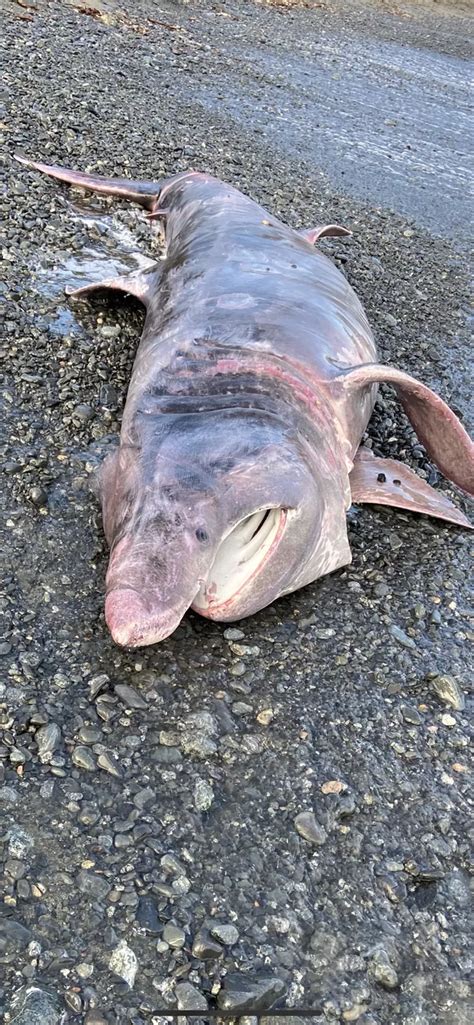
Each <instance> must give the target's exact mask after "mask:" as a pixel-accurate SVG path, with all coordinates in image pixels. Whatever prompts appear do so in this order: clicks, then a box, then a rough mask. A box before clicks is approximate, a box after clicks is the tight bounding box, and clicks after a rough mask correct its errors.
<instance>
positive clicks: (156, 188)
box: [15, 154, 162, 210]
mask: <svg viewBox="0 0 474 1025" xmlns="http://www.w3.org/2000/svg"><path fill="white" fill-rule="evenodd" d="M15 159H16V160H18V162H19V163H20V164H24V165H25V167H30V168H31V169H32V170H33V171H41V172H42V174H47V175H49V177H50V178H56V179H57V180H58V181H60V182H66V184H67V185H72V186H74V188H79V189H88V190H89V191H90V192H100V193H102V194H103V195H105V196H117V197H119V198H120V199H128V200H129V201H130V202H131V203H139V204H140V206H144V207H145V208H146V209H148V210H153V209H154V207H155V205H156V203H157V202H158V197H159V194H160V189H161V186H162V182H150V181H132V180H131V179H128V178H103V177H102V175H99V174H84V173H83V172H82V171H73V170H71V169H70V168H69V167H57V166H56V164H43V163H41V162H40V161H37V160H28V158H27V157H23V156H20V155H19V154H16V156H15Z"/></svg>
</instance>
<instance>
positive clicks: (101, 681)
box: [89, 673, 110, 701]
mask: <svg viewBox="0 0 474 1025" xmlns="http://www.w3.org/2000/svg"><path fill="white" fill-rule="evenodd" d="M109 684H110V680H109V677H108V676H107V674H106V673H100V675H99V676H93V677H92V680H89V695H90V699H91V701H94V698H96V697H97V695H98V694H100V693H101V691H103V690H105V688H106V687H108V686H109Z"/></svg>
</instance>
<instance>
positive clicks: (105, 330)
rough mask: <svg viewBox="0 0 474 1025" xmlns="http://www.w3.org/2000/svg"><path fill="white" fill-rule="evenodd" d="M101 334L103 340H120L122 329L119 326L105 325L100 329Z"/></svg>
mask: <svg viewBox="0 0 474 1025" xmlns="http://www.w3.org/2000/svg"><path fill="white" fill-rule="evenodd" d="M100 333H101V335H102V338H118V336H119V334H120V327H119V325H118V324H104V325H103V326H102V327H101V329H100Z"/></svg>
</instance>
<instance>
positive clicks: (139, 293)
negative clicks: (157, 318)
mask: <svg viewBox="0 0 474 1025" xmlns="http://www.w3.org/2000/svg"><path fill="white" fill-rule="evenodd" d="M160 276H161V271H160V268H159V266H158V264H153V265H152V266H150V267H147V268H144V269H143V268H140V269H139V270H135V271H131V272H130V273H129V274H120V275H119V276H118V277H116V278H106V279H105V280H104V281H92V282H91V283H90V284H88V285H83V286H82V287H81V288H66V293H67V295H69V296H71V298H72V299H82V298H87V297H88V296H90V295H93V293H94V292H101V291H108V290H111V291H114V292H124V293H125V294H126V295H133V296H135V298H136V299H139V300H140V302H142V303H143V304H144V306H147V305H148V303H149V302H150V299H151V296H152V295H153V293H154V292H155V291H156V289H157V287H158V283H159V280H160Z"/></svg>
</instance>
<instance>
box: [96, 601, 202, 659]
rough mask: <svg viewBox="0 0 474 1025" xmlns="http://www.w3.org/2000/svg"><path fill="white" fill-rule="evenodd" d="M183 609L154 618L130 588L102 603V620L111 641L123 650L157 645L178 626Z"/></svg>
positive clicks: (151, 612)
mask: <svg viewBox="0 0 474 1025" xmlns="http://www.w3.org/2000/svg"><path fill="white" fill-rule="evenodd" d="M184 611H185V610H184V609H182V608H180V609H179V610H173V609H167V612H166V615H161V616H157V614H156V610H155V611H153V609H152V610H151V611H150V609H149V608H148V607H147V604H146V603H145V601H143V599H142V598H141V597H140V595H139V594H137V592H136V591H134V590H132V589H131V588H120V589H117V590H114V591H110V592H109V594H108V595H107V597H106V599H105V620H106V623H107V626H108V628H109V630H110V633H111V634H112V637H113V640H114V641H115V643H116V644H119V645H120V646H121V647H124V648H138V647H141V646H143V645H148V644H157V643H158V641H162V640H164V638H165V637H169V635H170V634H171V633H173V631H174V630H176V627H177V626H178V624H179V622H180V620H181V618H182V616H183V613H184Z"/></svg>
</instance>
